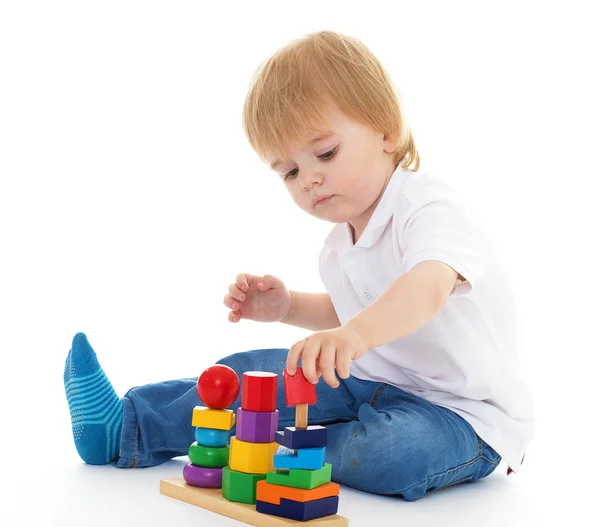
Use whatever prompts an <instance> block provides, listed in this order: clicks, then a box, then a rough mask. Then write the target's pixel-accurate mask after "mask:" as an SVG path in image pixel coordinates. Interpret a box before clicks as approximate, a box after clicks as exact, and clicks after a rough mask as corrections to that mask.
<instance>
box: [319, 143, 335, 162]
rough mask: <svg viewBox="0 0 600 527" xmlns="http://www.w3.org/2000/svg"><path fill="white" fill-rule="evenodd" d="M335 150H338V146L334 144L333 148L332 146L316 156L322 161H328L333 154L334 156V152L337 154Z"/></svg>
mask: <svg viewBox="0 0 600 527" xmlns="http://www.w3.org/2000/svg"><path fill="white" fill-rule="evenodd" d="M337 151H338V147H337V146H336V147H335V148H332V149H331V150H330V151H329V152H325V153H324V154H321V155H320V156H317V157H318V158H319V159H323V160H324V161H328V160H329V159H331V158H332V157H333V156H335V154H337Z"/></svg>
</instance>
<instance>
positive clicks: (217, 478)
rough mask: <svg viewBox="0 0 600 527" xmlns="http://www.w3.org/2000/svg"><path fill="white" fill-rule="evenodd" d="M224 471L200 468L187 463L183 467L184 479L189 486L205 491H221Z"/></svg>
mask: <svg viewBox="0 0 600 527" xmlns="http://www.w3.org/2000/svg"><path fill="white" fill-rule="evenodd" d="M222 475H223V469H221V468H211V467H199V466H197V465H192V464H191V463H186V465H185V467H183V479H185V482H186V483H187V484H188V485H192V486H193V487H202V488H205V489H220V488H221V485H222Z"/></svg>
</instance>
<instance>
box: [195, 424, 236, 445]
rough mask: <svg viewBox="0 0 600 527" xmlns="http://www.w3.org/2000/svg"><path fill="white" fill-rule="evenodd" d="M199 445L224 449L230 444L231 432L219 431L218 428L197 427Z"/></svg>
mask: <svg viewBox="0 0 600 527" xmlns="http://www.w3.org/2000/svg"><path fill="white" fill-rule="evenodd" d="M194 436H195V437H196V441H197V442H198V444H199V445H202V446H210V447H217V448H218V447H224V446H227V445H228V444H229V437H230V436H231V430H217V429H216V428H201V427H197V428H196V431H195V432H194Z"/></svg>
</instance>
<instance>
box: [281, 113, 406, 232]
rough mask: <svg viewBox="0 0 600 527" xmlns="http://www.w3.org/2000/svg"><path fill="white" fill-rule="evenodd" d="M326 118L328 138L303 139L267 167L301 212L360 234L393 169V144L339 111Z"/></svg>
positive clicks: (382, 135)
mask: <svg viewBox="0 0 600 527" xmlns="http://www.w3.org/2000/svg"><path fill="white" fill-rule="evenodd" d="M328 115H329V116H330V118H329V119H328V124H329V127H328V128H327V130H329V131H330V133H329V134H326V136H325V137H322V138H320V139H318V140H316V141H314V139H315V138H306V140H305V141H304V142H303V146H302V147H297V146H296V147H290V148H289V149H287V150H286V155H287V158H286V159H281V160H278V161H275V162H274V163H273V164H272V165H271V166H272V168H273V169H274V170H275V171H276V172H277V173H278V174H279V175H280V177H281V178H282V179H283V180H284V182H285V186H286V187H287V189H288V191H289V192H290V194H291V196H292V198H293V200H294V201H295V202H296V204H297V205H298V206H299V207H300V208H302V209H303V210H305V211H306V212H308V213H309V214H311V215H313V216H315V217H317V218H319V219H323V220H327V221H331V222H334V223H343V222H349V223H350V224H351V225H352V226H353V227H354V229H355V231H358V234H359V235H360V233H362V231H363V230H364V227H365V226H366V224H367V222H368V220H369V218H370V217H371V214H372V212H373V210H375V206H376V205H377V203H378V202H379V198H380V197H381V195H382V193H383V190H384V189H385V186H386V185H387V182H388V181H389V179H390V177H391V175H392V173H393V171H394V169H395V165H394V163H393V152H394V148H395V146H396V144H395V143H394V142H393V141H392V140H390V139H388V138H386V137H385V136H384V134H383V133H380V132H377V131H375V130H373V129H372V128H370V127H368V126H365V125H362V124H359V123H356V122H355V121H352V120H350V119H348V117H346V115H345V114H343V113H342V112H341V111H340V110H339V109H337V108H335V109H332V110H331V111H330V112H329V113H328ZM311 140H312V141H314V142H311ZM323 198H325V199H323ZM321 200H322V201H321Z"/></svg>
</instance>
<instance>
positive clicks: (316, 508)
mask: <svg viewBox="0 0 600 527" xmlns="http://www.w3.org/2000/svg"><path fill="white" fill-rule="evenodd" d="M283 386H284V390H285V403H286V406H287V407H288V408H289V407H292V406H295V407H296V422H295V424H296V426H292V427H290V426H288V427H285V429H284V430H283V432H277V435H276V437H275V440H276V441H277V443H278V444H280V445H282V446H283V447H284V451H283V452H280V453H278V454H276V455H275V457H274V467H275V468H276V469H278V470H274V471H271V472H269V473H268V474H267V477H266V480H265V481H259V483H258V485H257V490H256V498H257V501H256V510H257V511H259V512H263V513H266V514H272V515H275V516H281V517H283V518H289V519H291V520H299V521H307V520H314V519H317V518H322V517H324V516H330V515H334V514H336V513H337V509H338V503H339V493H340V486H339V485H338V484H337V483H332V482H331V465H330V464H328V463H325V449H326V447H327V429H326V428H325V427H323V426H319V425H316V426H308V405H311V404H315V403H316V402H317V390H316V386H315V385H314V384H311V383H310V382H308V381H307V380H306V378H305V377H304V373H303V372H302V368H298V369H297V371H296V373H295V374H294V375H293V376H291V375H288V373H287V370H284V371H283Z"/></svg>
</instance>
